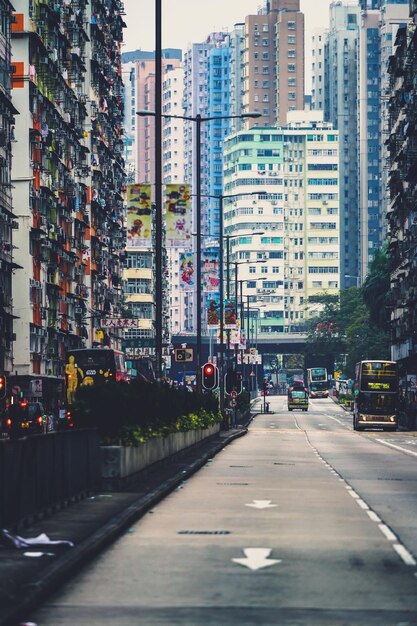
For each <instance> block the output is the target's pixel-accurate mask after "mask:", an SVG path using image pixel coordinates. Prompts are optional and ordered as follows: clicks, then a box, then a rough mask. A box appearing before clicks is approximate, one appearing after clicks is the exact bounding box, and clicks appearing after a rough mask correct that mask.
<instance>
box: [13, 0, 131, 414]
mask: <svg viewBox="0 0 417 626" xmlns="http://www.w3.org/2000/svg"><path fill="white" fill-rule="evenodd" d="M14 8H15V14H14V22H13V26H12V45H13V58H14V73H13V76H12V86H13V100H14V102H15V106H16V108H17V109H18V110H19V112H20V115H19V117H18V119H17V122H16V133H15V136H16V144H15V149H16V152H18V154H19V158H18V159H15V160H14V163H13V168H12V181H13V186H14V188H15V191H14V205H15V206H16V207H18V209H17V210H16V215H17V217H18V224H19V228H18V230H17V231H16V246H17V249H16V262H17V263H18V264H19V265H20V266H21V267H22V269H21V270H20V272H19V273H17V274H16V276H15V289H14V292H15V299H14V304H15V315H16V316H17V318H18V319H16V320H15V328H16V342H15V352H14V366H13V371H14V374H15V377H16V381H17V382H18V383H19V385H21V387H22V391H23V392H24V393H25V396H26V397H27V398H28V399H30V398H36V399H39V398H42V400H43V401H44V402H45V404H46V406H47V407H48V406H49V407H51V408H53V407H55V406H56V404H57V402H58V401H59V399H60V398H62V394H63V378H64V364H65V359H66V351H67V350H68V349H71V348H77V347H82V346H87V347H90V346H101V347H104V346H109V347H116V348H117V347H120V345H121V343H120V340H121V337H120V334H119V331H110V332H108V331H106V330H104V329H103V328H102V325H101V320H102V319H103V318H106V317H109V316H111V317H112V316H115V317H117V316H118V315H120V314H121V312H122V308H121V307H122V284H121V259H120V254H121V252H122V251H123V249H124V245H125V241H124V228H123V219H124V214H123V213H124V212H123V188H124V177H125V171H124V159H123V151H124V143H123V86H122V79H121V57H120V47H121V42H122V39H123V27H124V22H123V19H122V11H123V4H122V3H121V2H119V1H117V0H114V1H113V2H111V3H109V2H104V1H101V0H94V1H93V2H90V3H89V2H87V1H84V0H79V1H78V2H77V4H76V6H73V3H72V2H69V1H68V2H64V4H63V6H61V4H60V3H57V2H28V0H18V1H17V2H15V3H14Z"/></svg>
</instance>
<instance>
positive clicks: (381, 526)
mask: <svg viewBox="0 0 417 626" xmlns="http://www.w3.org/2000/svg"><path fill="white" fill-rule="evenodd" d="M378 528H379V530H380V531H381V533H382V534H383V535H385V537H386V538H387V539H388V541H398V539H397V537H396V535H394V533H393V532H392V530H391V529H390V528H388V526H386V525H385V524H378Z"/></svg>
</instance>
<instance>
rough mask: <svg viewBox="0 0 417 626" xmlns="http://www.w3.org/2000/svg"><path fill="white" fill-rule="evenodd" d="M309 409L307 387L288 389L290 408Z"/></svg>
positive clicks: (290, 409)
mask: <svg viewBox="0 0 417 626" xmlns="http://www.w3.org/2000/svg"><path fill="white" fill-rule="evenodd" d="M293 409H300V410H301V411H307V410H308V393H307V391H306V390H305V389H301V388H299V387H293V388H290V389H289V390H288V410H289V411H292V410H293Z"/></svg>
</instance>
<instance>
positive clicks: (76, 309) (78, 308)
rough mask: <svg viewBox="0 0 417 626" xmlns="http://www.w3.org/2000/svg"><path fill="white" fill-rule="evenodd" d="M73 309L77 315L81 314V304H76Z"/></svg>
mask: <svg viewBox="0 0 417 626" xmlns="http://www.w3.org/2000/svg"><path fill="white" fill-rule="evenodd" d="M74 311H75V313H76V314H77V315H82V312H83V308H82V307H81V306H76V307H75V309H74Z"/></svg>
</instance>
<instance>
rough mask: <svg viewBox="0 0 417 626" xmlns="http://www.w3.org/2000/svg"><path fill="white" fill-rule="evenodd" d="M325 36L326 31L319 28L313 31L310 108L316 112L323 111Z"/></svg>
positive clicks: (326, 34)
mask: <svg viewBox="0 0 417 626" xmlns="http://www.w3.org/2000/svg"><path fill="white" fill-rule="evenodd" d="M327 36H328V30H327V29H326V28H320V29H316V30H315V31H314V35H313V38H312V43H313V46H312V51H311V54H312V63H311V107H312V108H313V109H315V110H316V111H325V96H326V72H325V69H326V61H325V59H326V53H325V52H326V44H327Z"/></svg>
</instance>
